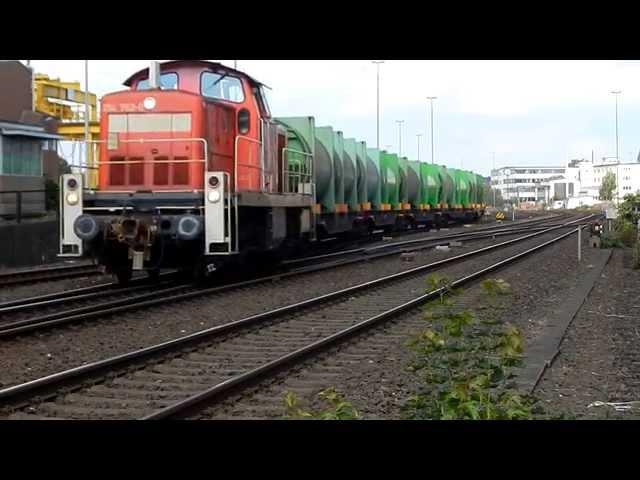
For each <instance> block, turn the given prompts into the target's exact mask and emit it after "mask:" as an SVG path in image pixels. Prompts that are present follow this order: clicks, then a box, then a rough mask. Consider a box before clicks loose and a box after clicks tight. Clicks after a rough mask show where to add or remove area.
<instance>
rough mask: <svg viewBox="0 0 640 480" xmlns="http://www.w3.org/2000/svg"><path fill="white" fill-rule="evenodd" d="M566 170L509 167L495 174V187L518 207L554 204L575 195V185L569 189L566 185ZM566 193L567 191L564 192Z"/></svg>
mask: <svg viewBox="0 0 640 480" xmlns="http://www.w3.org/2000/svg"><path fill="white" fill-rule="evenodd" d="M565 173H566V168H565V167H561V166H552V167H543V166H538V167H535V166H534V167H529V166H527V167H523V166H506V167H501V168H497V169H494V170H492V171H491V188H495V189H496V190H498V191H500V193H501V195H502V198H503V199H504V201H505V202H506V203H508V204H512V205H518V204H522V203H525V202H536V203H537V202H544V203H547V204H548V203H550V202H551V201H552V200H553V199H554V197H555V198H558V197H560V198H566V196H567V195H572V194H573V188H574V186H573V184H569V185H568V186H567V188H566V189H565V187H564V186H563V185H562V183H566V181H564V182H557V181H558V180H563V179H564V178H565ZM564 190H566V191H564Z"/></svg>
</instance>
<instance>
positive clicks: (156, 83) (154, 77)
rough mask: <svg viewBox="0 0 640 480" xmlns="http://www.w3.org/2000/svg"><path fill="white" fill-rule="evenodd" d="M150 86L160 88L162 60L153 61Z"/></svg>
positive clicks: (150, 68) (150, 69) (150, 70)
mask: <svg viewBox="0 0 640 480" xmlns="http://www.w3.org/2000/svg"><path fill="white" fill-rule="evenodd" d="M149 88H150V89H153V88H160V62H156V61H153V62H151V65H150V66H149Z"/></svg>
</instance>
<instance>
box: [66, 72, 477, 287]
mask: <svg viewBox="0 0 640 480" xmlns="http://www.w3.org/2000/svg"><path fill="white" fill-rule="evenodd" d="M124 85H125V86H126V87H128V88H127V89H126V90H124V91H118V92H114V93H110V94H107V95H105V96H104V97H103V98H102V100H101V107H102V108H101V119H100V140H99V142H98V143H99V159H100V161H99V163H98V166H97V172H98V182H97V188H89V185H88V184H87V182H86V181H85V177H86V175H84V174H83V172H79V173H71V174H65V175H62V176H61V180H60V182H61V183H60V256H63V257H82V256H86V257H91V258H93V259H94V260H95V261H96V262H97V263H98V264H100V265H103V266H104V267H105V268H106V271H108V272H111V273H113V274H115V275H116V276H117V278H118V280H119V281H120V282H122V283H126V282H128V281H129V279H130V278H131V275H132V272H133V271H135V270H145V271H147V272H148V274H149V275H150V276H152V277H153V276H157V275H158V274H159V272H160V269H162V268H178V269H181V270H189V271H190V272H191V273H194V274H196V275H198V276H201V275H204V276H207V275H210V274H212V273H213V272H217V271H220V269H221V268H222V267H224V266H225V265H229V264H233V263H235V262H242V261H247V260H248V259H252V260H251V261H254V262H255V261H257V262H260V261H261V259H266V258H270V257H271V256H274V254H275V256H278V255H281V254H282V252H285V251H287V249H290V248H293V247H295V246H298V247H299V246H300V245H307V244H309V243H310V242H314V241H318V240H320V239H322V238H323V237H327V236H339V235H367V234H370V233H371V232H372V231H373V230H377V229H386V230H398V229H410V228H417V227H418V226H419V225H423V226H436V227H437V226H439V225H441V224H443V223H447V224H448V223H449V221H460V222H462V221H464V222H469V221H472V220H474V219H477V218H478V217H479V216H480V215H482V214H483V213H484V208H485V204H484V198H483V191H484V190H483V183H484V180H483V178H482V177H480V176H479V175H476V174H474V173H471V172H468V171H463V170H458V169H454V168H446V167H444V166H439V165H431V164H428V163H420V162H417V161H412V160H409V159H407V158H403V157H399V156H398V155H396V154H395V153H391V152H387V151H384V150H378V149H375V148H368V147H367V145H366V144H365V142H362V141H357V140H356V139H354V138H345V136H344V135H343V133H342V132H341V131H337V130H335V129H334V128H332V127H330V126H316V125H315V121H314V118H313V117H282V118H277V117H273V116H272V115H271V112H270V110H269V106H268V105H267V101H266V98H265V86H264V85H263V84H261V83H260V82H258V81H257V80H255V79H253V78H251V77H250V76H249V75H247V74H246V73H243V72H241V71H238V70H235V69H232V68H229V67H227V66H224V65H222V64H219V63H214V62H208V61H170V62H164V63H162V64H159V63H157V62H153V63H152V65H151V67H149V68H147V69H144V70H141V71H139V72H137V73H135V74H133V75H132V76H131V77H130V78H129V79H127V80H126V81H125V82H124Z"/></svg>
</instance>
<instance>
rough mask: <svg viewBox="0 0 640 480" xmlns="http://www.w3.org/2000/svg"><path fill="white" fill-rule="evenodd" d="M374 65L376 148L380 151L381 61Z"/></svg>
mask: <svg viewBox="0 0 640 480" xmlns="http://www.w3.org/2000/svg"><path fill="white" fill-rule="evenodd" d="M371 63H374V64H375V65H376V148H377V149H378V150H380V65H381V64H382V63H384V62H383V61H382V60H373V61H372V62H371Z"/></svg>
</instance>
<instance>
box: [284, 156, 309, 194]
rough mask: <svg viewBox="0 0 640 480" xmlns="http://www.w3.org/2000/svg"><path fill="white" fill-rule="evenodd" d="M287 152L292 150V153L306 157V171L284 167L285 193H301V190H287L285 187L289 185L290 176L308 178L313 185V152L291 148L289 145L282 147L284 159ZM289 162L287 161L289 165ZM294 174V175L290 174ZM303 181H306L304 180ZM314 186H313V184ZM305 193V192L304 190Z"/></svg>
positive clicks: (301, 178) (300, 178)
mask: <svg viewBox="0 0 640 480" xmlns="http://www.w3.org/2000/svg"><path fill="white" fill-rule="evenodd" d="M285 152H291V153H296V154H298V155H302V156H303V157H305V162H304V166H305V171H304V172H302V171H301V170H300V171H297V170H289V169H287V168H283V169H282V185H283V193H300V192H285V191H284V189H285V187H286V186H287V185H288V181H287V180H289V178H290V177H298V179H299V180H303V179H307V177H308V180H309V182H308V183H309V184H310V185H313V154H311V153H309V152H303V151H301V150H295V149H293V148H289V147H284V148H283V149H282V158H283V160H284V159H285V158H286V156H285ZM288 163H289V162H287V165H288ZM290 174H293V175H290ZM302 183H305V182H304V181H303V182H302ZM312 188H313V186H312ZM302 193H303V194H304V192H302ZM307 195H312V193H309V194H307Z"/></svg>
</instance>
